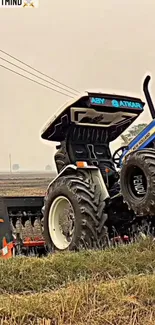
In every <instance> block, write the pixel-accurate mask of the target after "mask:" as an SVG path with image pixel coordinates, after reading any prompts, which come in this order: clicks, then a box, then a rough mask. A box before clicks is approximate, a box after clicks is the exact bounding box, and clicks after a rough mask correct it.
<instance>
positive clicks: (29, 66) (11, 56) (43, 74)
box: [0, 49, 79, 93]
mask: <svg viewBox="0 0 155 325" xmlns="http://www.w3.org/2000/svg"><path fill="white" fill-rule="evenodd" d="M0 52H2V53H4V54H5V55H7V56H9V57H10V58H12V59H14V60H16V61H18V62H20V63H22V64H24V65H25V66H27V67H28V68H30V69H32V70H34V71H36V72H38V73H40V74H41V75H42V76H44V77H47V78H49V79H51V80H53V81H55V82H57V83H59V84H60V85H62V86H65V87H66V88H69V89H71V90H73V91H75V92H76V93H79V91H78V90H76V89H74V88H71V87H69V86H67V85H65V84H63V83H62V82H59V81H57V80H56V79H54V78H52V77H50V76H48V75H46V74H45V73H43V72H41V71H39V70H37V69H35V68H33V67H32V66H31V65H29V64H27V63H25V62H23V61H22V60H19V59H18V58H16V57H14V56H13V55H11V54H9V53H7V52H5V51H3V50H1V49H0Z"/></svg>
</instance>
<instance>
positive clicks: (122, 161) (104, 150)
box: [0, 76, 155, 258]
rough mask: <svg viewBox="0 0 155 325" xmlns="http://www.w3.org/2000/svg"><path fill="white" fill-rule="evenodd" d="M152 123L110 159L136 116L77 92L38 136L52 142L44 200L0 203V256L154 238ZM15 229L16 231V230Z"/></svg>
mask: <svg viewBox="0 0 155 325" xmlns="http://www.w3.org/2000/svg"><path fill="white" fill-rule="evenodd" d="M149 81H150V76H147V77H146V78H145V80H144V83H143V90H144V94H145V97H146V101H147V103H148V106H149V109H150V113H151V116H152V122H151V123H150V124H149V125H148V126H147V127H146V128H145V129H144V130H143V131H142V132H141V133H140V134H138V136H137V137H135V138H134V139H133V140H132V141H131V142H130V143H127V144H125V145H124V146H122V147H121V148H119V149H117V150H116V151H115V152H114V153H113V154H112V153H111V150H110V143H111V142H112V141H114V140H115V139H117V138H118V137H119V136H120V135H121V136H122V133H123V132H124V131H125V130H126V129H127V128H128V127H129V126H130V125H131V124H132V123H133V122H134V121H136V119H137V118H138V117H139V116H140V115H141V114H142V113H143V111H144V105H145V103H144V102H143V101H142V100H141V99H139V98H135V97H129V96H121V95H112V94H106V93H101V92H100V93H99V92H89V91H86V92H83V93H81V94H80V95H79V96H78V97H76V98H74V99H73V100H70V101H68V102H67V103H66V104H65V105H63V106H62V107H61V108H60V109H59V111H58V113H57V114H56V115H55V116H54V118H53V119H52V120H50V121H49V122H48V124H47V125H45V127H44V128H43V130H42V132H41V138H42V139H43V140H45V141H55V142H56V143H57V144H56V149H57V151H56V154H55V156H54V159H55V164H56V168H57V176H56V178H55V179H53V180H52V181H51V182H50V184H49V185H48V188H47V191H46V194H45V197H44V196H42V197H18V198H17V197H3V198H0V254H1V257H3V258H8V257H11V256H13V255H21V254H22V255H37V256H42V255H44V254H45V255H47V254H48V253H49V252H54V251H65V250H73V251H79V250H81V249H104V248H106V247H110V246H111V245H112V246H115V245H118V244H120V243H125V244H127V243H131V242H134V241H136V240H137V237H139V235H140V234H143V235H145V236H146V235H151V236H153V237H154V236H155V234H154V229H155V218H154V215H155V109H154V106H153V103H152V100H151V96H150V93H149V90H148V84H149ZM17 224H19V226H18V227H17Z"/></svg>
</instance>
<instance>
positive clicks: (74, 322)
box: [0, 173, 155, 325]
mask: <svg viewBox="0 0 155 325" xmlns="http://www.w3.org/2000/svg"><path fill="white" fill-rule="evenodd" d="M52 178H53V175H51V174H47V173H46V174H45V173H43V174H41V173H40V174H24V175H23V174H18V175H17V174H16V175H15V174H14V175H7V174H5V175H4V174H3V175H2V174H1V175H0V195H40V194H44V192H45V190H46V187H47V185H48V183H49V181H50V180H51V179H52ZM3 324H4V325H155V243H154V242H153V241H152V240H143V241H140V242H139V243H137V244H134V245H128V246H127V245H124V246H120V247H118V248H115V249H111V250H110V249H107V250H105V251H87V252H80V253H62V254H58V253H57V254H53V255H52V256H49V257H45V258H40V259H39V258H26V257H23V258H22V257H16V258H14V259H10V260H7V261H4V260H0V325H3Z"/></svg>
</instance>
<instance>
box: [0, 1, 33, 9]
mask: <svg viewBox="0 0 155 325" xmlns="http://www.w3.org/2000/svg"><path fill="white" fill-rule="evenodd" d="M38 5H39V0H0V7H1V8H26V7H29V8H38Z"/></svg>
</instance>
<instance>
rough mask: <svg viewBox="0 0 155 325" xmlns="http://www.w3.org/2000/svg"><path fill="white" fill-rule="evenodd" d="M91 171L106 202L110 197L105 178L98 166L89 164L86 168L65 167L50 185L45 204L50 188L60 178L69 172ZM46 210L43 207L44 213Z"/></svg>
mask: <svg viewBox="0 0 155 325" xmlns="http://www.w3.org/2000/svg"><path fill="white" fill-rule="evenodd" d="M71 169H72V170H74V171H76V170H78V169H79V170H81V169H83V170H89V171H91V176H92V179H93V183H94V184H95V185H96V186H97V187H98V189H99V190H100V192H101V196H102V200H103V201H105V200H106V199H108V198H110V196H109V193H108V190H107V187H106V185H105V182H104V180H103V177H102V174H101V172H100V170H99V168H98V167H96V166H88V165H87V164H86V165H85V166H84V167H78V166H76V165H73V164H70V165H68V166H66V167H64V168H63V169H62V170H61V172H60V173H59V174H58V175H57V176H56V177H55V178H54V179H53V180H52V181H51V182H50V183H49V185H48V187H47V191H46V196H45V198H44V202H45V201H46V199H47V196H48V193H49V190H50V187H51V186H52V184H53V183H54V182H55V181H56V180H57V179H58V178H59V177H62V176H65V175H67V173H68V171H69V170H71ZM44 209H45V205H44V206H43V208H42V213H43V212H44Z"/></svg>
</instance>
